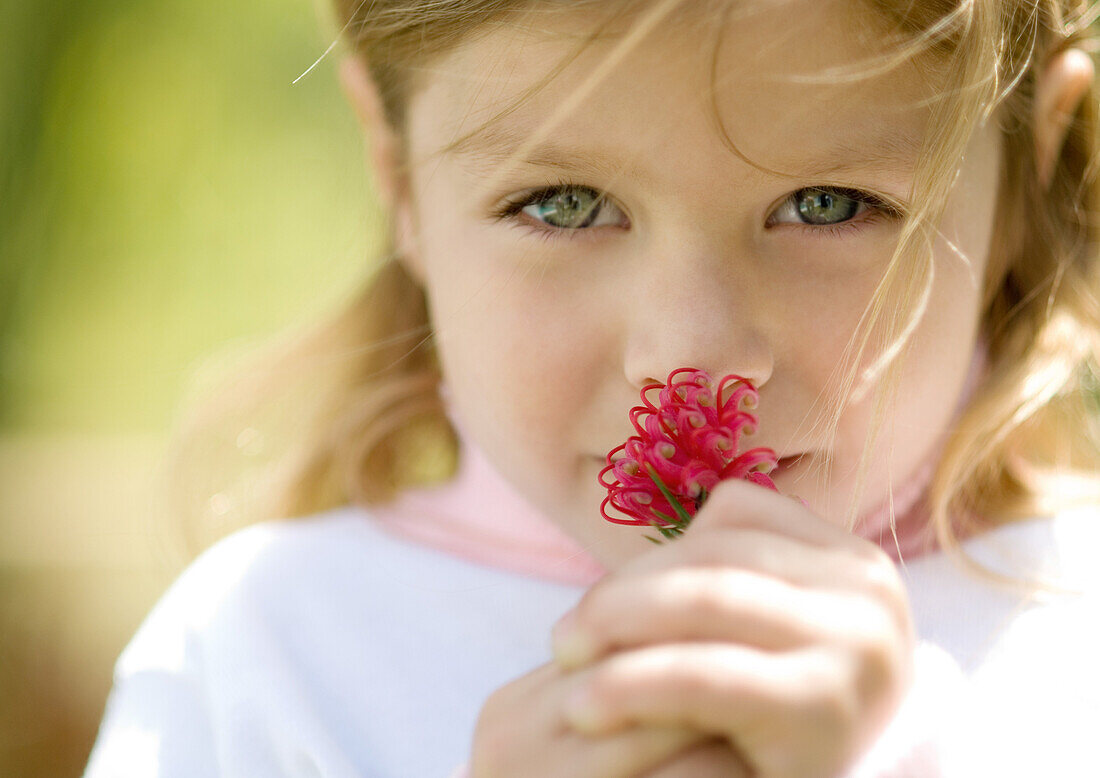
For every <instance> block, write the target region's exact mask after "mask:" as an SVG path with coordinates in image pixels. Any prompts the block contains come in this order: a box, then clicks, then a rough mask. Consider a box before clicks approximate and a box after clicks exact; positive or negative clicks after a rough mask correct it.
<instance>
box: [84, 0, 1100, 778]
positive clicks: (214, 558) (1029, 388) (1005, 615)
mask: <svg viewBox="0 0 1100 778" xmlns="http://www.w3.org/2000/svg"><path fill="white" fill-rule="evenodd" d="M337 5H338V10H339V13H340V15H341V18H342V20H343V22H344V26H343V30H344V33H345V34H346V38H347V40H348V42H349V43H350V45H351V48H352V49H353V52H352V55H351V56H350V57H349V58H348V59H347V60H346V61H345V62H344V65H343V67H342V69H341V72H342V77H343V80H344V84H345V87H346V89H347V91H348V93H349V95H350V97H351V99H352V102H353V104H354V106H355V108H356V109H357V111H358V112H359V114H360V116H361V118H362V119H363V121H364V124H365V126H366V129H367V132H368V136H369V139H370V141H371V148H372V154H373V161H374V169H375V172H376V174H377V180H378V184H379V191H380V193H381V195H382V199H383V200H384V202H385V204H386V206H387V208H388V212H389V214H390V215H391V217H392V221H391V224H392V236H391V237H392V249H393V250H392V251H391V252H390V253H389V254H388V255H387V257H386V260H385V262H384V263H383V264H382V265H381V267H380V269H379V270H378V271H377V272H376V273H375V274H374V275H373V276H372V277H371V280H370V283H369V284H368V285H367V287H366V289H365V290H364V292H363V294H362V295H361V296H360V297H359V298H357V299H356V300H355V301H354V302H353V304H352V305H351V306H350V307H349V308H348V309H347V310H345V311H343V312H341V313H340V314H339V316H338V317H336V318H334V319H333V320H332V322H331V323H329V324H326V325H325V326H323V327H321V328H318V329H317V330H316V331H315V332H313V333H312V334H311V335H310V336H309V337H307V338H306V339H304V340H302V341H300V342H298V343H297V344H296V345H295V347H294V348H293V349H292V350H291V352H290V353H289V355H287V354H284V355H281V357H280V359H281V361H280V362H279V363H278V364H279V365H280V366H281V367H280V368H279V369H273V370H270V371H267V372H263V373H258V372H257V373H254V374H253V376H254V375H260V376H261V379H260V380H259V383H260V384H263V383H264V382H268V383H271V382H273V378H272V377H273V376H283V377H284V378H288V377H293V378H295V379H297V380H298V381H300V382H301V383H300V384H299V386H301V387H304V388H305V389H306V390H307V391H305V392H303V393H302V394H300V395H295V394H292V393H290V392H289V391H288V392H287V396H288V397H293V398H294V399H293V402H294V405H293V406H292V407H291V408H290V409H289V411H288V413H287V415H288V416H292V417H293V419H294V422H295V425H296V426H295V427H294V430H293V434H294V435H295V436H296V437H295V438H294V440H293V443H294V447H293V448H290V449H288V451H287V452H286V453H285V454H284V455H282V456H280V457H278V458H275V459H273V460H272V462H273V466H272V469H271V470H270V471H269V473H268V478H267V480H263V479H253V480H252V481H251V483H253V484H259V486H258V487H253V490H254V491H256V492H263V493H264V495H265V496H268V495H269V496H271V497H272V498H273V500H274V502H273V503H272V505H271V507H268V508H265V514H264V515H265V516H266V518H268V519H270V520H268V521H263V522H261V523H258V524H256V525H255V526H252V527H249V528H246V529H242V530H240V531H237V532H234V533H232V534H231V535H230V536H229V537H227V538H225V539H223V540H222V541H221V542H219V543H217V544H216V545H214V546H213V547H212V548H210V549H209V550H207V551H206V552H205V553H203V554H202V555H201V557H200V558H199V559H197V560H196V561H195V562H194V563H193V564H192V565H191V566H190V567H189V568H188V570H187V571H186V572H185V573H184V574H183V575H182V577H181V578H180V579H179V580H178V581H177V582H176V583H175V585H174V586H173V587H172V588H171V589H170V590H169V592H168V593H167V594H166V595H165V596H164V597H163V599H162V600H161V602H160V603H159V604H158V605H157V606H156V608H155V609H154V610H153V612H152V613H151V614H150V615H149V617H148V618H147V620H146V621H145V623H144V624H143V626H142V627H141V629H140V630H139V632H138V633H137V635H136V636H135V637H134V639H133V641H132V642H131V644H130V645H129V646H128V647H127V649H126V651H125V652H124V653H123V654H122V656H121V658H120V659H119V662H118V665H117V667H116V677H115V688H114V690H113V692H112V694H111V697H110V699H109V701H108V705H107V710H106V715H105V718H104V721H103V724H102V728H101V730H100V735H99V739H98V741H97V743H96V747H95V750H94V752H93V753H92V756H91V761H90V763H89V766H88V771H87V776H88V778H101V777H103V776H119V775H135V776H137V775H141V776H148V775H160V776H170V775H179V776H197V775H248V776H274V775H295V776H304V775H320V776H393V777H398V776H400V777H401V778H406V777H408V776H447V775H450V774H452V773H455V772H463V771H465V772H467V773H468V774H469V775H472V776H474V777H475V778H492V777H496V776H509V777H512V776H522V777H527V776H530V777H531V778H538V777H539V776H563V777H568V778H574V777H577V778H585V777H587V776H594V777H600V778H604V777H610V776H614V777H621V778H628V777H630V778H633V777H634V776H644V777H645V778H671V777H674V776H761V777H762V778H795V777H796V776H797V777H799V778H805V777H813V776H821V777H824V776H841V775H852V776H884V775H907V776H921V777H922V778H935V777H936V776H944V775H950V776H978V775H996V776H1005V775H1028V776H1034V775H1058V776H1086V775H1088V776H1095V775H1100V754H1098V753H1097V751H1096V749H1095V748H1094V747H1093V745H1092V740H1093V739H1094V737H1095V732H1096V726H1097V724H1098V723H1100V675H1098V674H1097V671H1096V663H1095V661H1094V659H1093V655H1094V653H1095V651H1094V646H1095V643H1094V639H1095V634H1096V627H1097V625H1098V622H1100V617H1098V614H1100V599H1098V597H1097V594H1098V592H1100V580H1098V579H1100V576H1097V574H1096V573H1095V572H1094V569H1095V565H1094V563H1093V562H1092V558H1093V557H1092V555H1093V554H1095V553H1096V552H1097V551H1100V535H1098V530H1097V528H1098V527H1100V523H1098V520H1100V517H1098V516H1097V515H1096V512H1097V508H1096V505H1097V503H1096V502H1095V499H1094V498H1095V490H1091V491H1090V489H1091V487H1092V486H1094V479H1095V477H1096V473H1097V471H1098V465H1100V449H1098V446H1097V438H1096V435H1095V433H1096V426H1095V423H1096V414H1095V412H1094V409H1093V408H1092V406H1091V403H1094V402H1095V399H1096V385H1095V380H1094V377H1093V371H1094V370H1095V368H1096V364H1097V355H1098V353H1100V347H1098V343H1100V307H1098V306H1100V303H1098V301H1097V293H1098V291H1100V279H1098V276H1097V273H1098V268H1100V264H1098V262H1097V238H1098V234H1097V227H1098V223H1100V222H1098V218H1100V217H1098V215H1097V207H1098V206H1100V202H1098V200H1097V194H1098V191H1097V184H1096V180H1095V163H1096V161H1097V157H1096V142H1097V138H1096V130H1097V122H1096V107H1097V106H1096V95H1095V93H1094V91H1093V66H1092V61H1091V59H1090V56H1089V54H1088V53H1086V52H1088V51H1091V50H1092V47H1093V44H1094V40H1093V38H1092V37H1091V36H1092V33H1091V31H1090V29H1089V23H1090V21H1091V20H1092V18H1093V17H1094V16H1095V14H1094V12H1093V9H1091V8H1089V7H1087V6H1085V5H1084V4H1081V3H1078V2H1075V1H1074V0H1011V1H1010V0H1000V1H999V2H993V0H970V1H969V2H958V3H956V2H934V3H933V2H924V3H909V2H898V3H894V2H888V1H887V0H876V1H875V2H869V3H856V2H848V1H846V0H829V1H826V2H809V1H808V0H786V1H780V0H775V1H772V0H762V2H755V3H751V2H734V1H733V0H711V1H710V2H706V3H703V2H693V1H685V0H645V1H643V0H600V1H599V2H596V1H595V0H593V1H589V0H573V2H569V3H560V2H551V1H549V0H537V1H535V0H531V1H529V2H513V1H510V0H450V1H449V2H419V1H415V0H404V1H403V2H402V1H400V0H390V1H388V2H370V3H366V2H359V1H358V0H341V1H340V2H338V4H337ZM685 366H688V367H695V368H699V369H704V370H707V371H708V372H709V373H710V374H711V375H714V376H724V375H727V374H736V375H739V376H742V377H744V378H746V379H748V380H749V381H751V382H752V383H753V384H754V385H755V386H756V387H757V389H758V390H759V406H758V407H757V409H756V410H755V413H756V415H757V416H758V419H759V424H758V429H757V431H756V434H755V437H754V438H753V445H760V446H768V447H771V448H773V449H774V450H775V451H776V453H777V455H778V456H779V457H780V461H779V467H778V469H777V470H776V471H774V472H773V473H772V474H771V475H772V477H773V479H774V481H775V484H776V486H777V488H778V492H773V491H770V490H768V489H764V488H761V487H759V486H757V485H754V484H751V483H747V482H745V481H738V480H735V481H725V482H723V483H722V484H720V485H719V486H718V487H717V488H716V489H715V490H713V492H712V493H711V495H710V497H709V500H708V501H707V502H706V503H705V505H704V506H703V507H702V508H701V509H700V511H699V513H698V515H697V516H696V518H695V519H694V521H693V523H692V525H691V526H690V527H689V528H688V530H687V531H686V533H684V535H683V536H682V537H680V538H677V539H675V540H672V541H668V542H665V543H662V544H660V545H657V546H654V545H653V544H650V543H648V542H646V541H645V540H644V539H643V537H642V536H643V535H645V534H646V532H645V529H644V528H630V527H623V526H619V525H615V524H611V523H609V522H607V521H605V520H604V519H603V518H602V517H601V515H600V504H601V501H602V498H603V496H604V494H605V493H606V492H605V489H604V487H603V486H601V484H600V483H599V482H598V480H597V475H598V473H599V471H600V470H601V469H602V467H603V466H604V464H605V457H606V455H607V453H608V452H609V451H610V450H611V449H612V448H614V447H615V446H616V445H617V444H619V443H621V442H623V440H624V439H625V438H626V437H627V435H628V434H630V432H631V427H630V422H629V418H628V411H629V409H630V408H631V407H632V406H634V405H637V404H638V396H639V392H640V390H641V389H642V388H643V387H644V386H646V385H647V384H650V383H653V382H659V381H663V380H664V379H665V377H666V376H667V375H669V374H670V373H671V372H672V371H674V370H676V369H677V368H680V367H685ZM280 370H281V372H280ZM240 387H241V384H235V385H234V389H235V390H237V391H239V390H240ZM279 388H280V390H282V389H283V388H285V387H284V386H283V385H280V387H279ZM257 430H259V431H260V432H263V431H264V427H263V425H262V424H261V423H258V422H257V423H254V424H253V426H251V427H249V428H248V429H247V430H246V431H245V433H242V435H240V436H236V437H237V441H238V443H240V445H241V446H242V447H243V448H244V449H248V448H249V447H250V445H251V442H250V441H254V440H255V439H256V435H257ZM246 438H247V440H246ZM242 441H243V442H242ZM194 453H195V455H196V456H195V458H196V459H199V458H205V459H211V458H213V457H214V454H215V452H214V451H213V450H212V449H210V448H207V447H203V448H200V449H199V450H198V451H197V452H194ZM246 453H247V451H246ZM440 454H442V455H443V458H442V459H440V456H439V455H440ZM448 457H450V459H448ZM449 461H450V462H452V464H450V465H448V462H449ZM425 463H427V464H425ZM433 468H434V470H433ZM440 470H442V471H444V472H447V471H448V470H449V471H451V472H450V475H451V477H450V478H449V479H448V480H447V481H446V482H445V483H443V484H431V483H429V481H430V479H431V477H432V472H438V471H440ZM1074 476H1076V478H1074ZM1071 486H1072V487H1074V489H1075V490H1076V491H1072V492H1071V491H1070V487H1071ZM1078 487H1083V488H1084V491H1082V490H1081V489H1078ZM218 497H219V498H220V501H217V502H214V503H212V504H214V505H215V506H221V507H220V508H219V510H220V512H221V513H223V514H224V513H225V512H226V507H227V506H230V507H231V506H232V505H233V499H234V498H233V497H231V496H227V495H226V494H219V495H218ZM1068 497H1080V498H1081V499H1078V500H1076V509H1071V507H1069V502H1070V501H1068V500H1066V499H1061V500H1058V499H1056V498H1068ZM796 498H797V499H796ZM293 516H297V517H308V518H301V519H299V520H296V521H275V520H274V519H277V518H281V517H293Z"/></svg>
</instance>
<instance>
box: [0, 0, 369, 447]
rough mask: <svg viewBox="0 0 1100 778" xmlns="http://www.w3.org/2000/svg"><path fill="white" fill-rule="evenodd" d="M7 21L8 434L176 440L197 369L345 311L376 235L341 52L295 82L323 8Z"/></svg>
mask: <svg viewBox="0 0 1100 778" xmlns="http://www.w3.org/2000/svg"><path fill="white" fill-rule="evenodd" d="M4 6H11V7H10V8H4ZM0 8H3V11H4V12H3V18H4V19H5V23H4V25H0V27H2V28H4V32H2V33H0V36H2V37H0V51H3V52H5V53H4V54H2V55H0V132H2V135H0V138H2V139H3V140H4V141H5V147H6V151H5V153H4V154H0V160H5V161H3V162H0V174H2V175H0V203H4V208H3V209H0V211H3V215H0V426H2V427H4V428H7V429H13V428H17V429H32V430H51V429H52V430H58V429H64V430H69V431H74V430H80V431H88V432H94V431H102V430H106V429H111V430H116V431H117V430H123V431H125V430H134V431H137V430H150V429H161V428H164V427H165V426H166V425H167V423H168V420H169V419H170V417H171V414H172V413H173V410H174V407H175V405H176V402H177V397H178V396H179V392H180V389H181V387H182V384H183V382H184V380H185V379H186V377H187V375H188V373H189V372H190V370H191V369H193V367H194V366H195V364H196V360H199V359H200V358H202V357H203V356H204V355H208V354H210V353H211V352H213V351H216V350H217V349H219V348H221V347H223V346H225V345H226V344H227V343H228V342H230V341H233V340H236V339H239V338H246V337H247V338H252V337H259V336H262V335H263V334H264V333H265V332H270V331H273V330H275V329H278V328H280V327H281V326H283V325H286V324H290V323H293V322H296V321H300V320H301V319H304V318H308V317H310V316H312V315H314V314H315V313H318V312H319V311H321V310H324V309H326V308H328V307H330V306H332V305H334V304H336V303H337V302H338V301H339V300H341V299H343V298H344V297H345V296H347V295H348V294H350V293H351V291H352V288H353V287H354V286H355V285H356V284H357V282H358V280H359V278H361V276H362V275H363V273H364V272H365V265H366V263H367V261H368V259H369V258H370V257H371V256H372V253H373V251H374V250H375V248H376V247H377V245H378V241H379V239H380V235H379V227H380V225H381V219H380V215H379V214H378V213H377V209H376V208H375V205H374V199H373V195H372V192H371V190H370V179H369V176H368V174H367V172H366V169H365V167H364V162H363V153H362V141H361V139H360V136H359V131H358V127H357V126H356V124H355V121H354V118H353V114H352V112H351V110H350V108H348V107H346V105H345V104H344V101H343V98H342V96H341V94H340V90H339V86H338V82H337V78H336V75H335V65H336V63H337V62H338V56H339V50H338V49H337V50H334V51H333V52H332V53H331V54H330V55H329V57H328V58H327V59H326V60H325V61H324V62H322V63H321V65H320V66H318V67H317V68H316V69H314V70H313V71H312V72H311V73H310V74H309V75H308V76H306V77H305V78H303V79H302V80H301V81H299V82H298V83H297V84H292V82H293V81H294V80H295V78H297V77H298V76H299V75H300V74H301V73H302V72H303V71H305V70H306V69H307V68H308V67H309V66H310V65H311V64H312V63H313V62H314V60H316V59H317V58H318V57H319V56H320V55H321V53H322V52H324V51H325V49H326V48H327V47H328V45H329V43H330V42H331V40H330V38H329V36H330V35H332V34H333V32H332V30H333V27H332V25H331V23H329V22H328V21H327V20H326V19H325V18H319V17H318V16H317V14H316V13H315V9H314V7H313V6H311V5H310V4H309V3H306V2H300V1H299V2H288V1H287V0H276V1H275V2H266V3H260V2H249V1H248V0H246V1H245V2H238V3H233V4H226V3H220V2H212V0H165V2H161V3H143V2H136V1H134V0H110V1H105V0H92V1H90V2H86V3H80V4H71V3H60V2H57V0H38V2H36V3H16V2H12V1H10V0H0Z"/></svg>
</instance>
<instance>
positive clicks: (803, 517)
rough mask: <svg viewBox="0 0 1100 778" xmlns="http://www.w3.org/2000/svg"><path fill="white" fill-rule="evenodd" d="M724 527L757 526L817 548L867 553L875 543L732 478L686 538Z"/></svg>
mask: <svg viewBox="0 0 1100 778" xmlns="http://www.w3.org/2000/svg"><path fill="white" fill-rule="evenodd" d="M720 527H743V528H745V527H755V528H757V529H763V530H768V531H771V532H776V533H779V534H781V535H787V536H788V537H791V538H795V539H797V540H801V541H803V542H805V543H808V544H810V545H813V546H840V547H842V548H849V549H851V550H853V551H857V552H861V553H867V552H868V550H869V549H874V548H875V546H874V545H873V544H872V543H869V542H868V541H866V540H864V539H863V538H860V537H857V536H855V535H853V534H852V533H850V532H848V531H847V530H846V529H844V528H843V527H840V526H837V525H835V524H833V523H832V522H830V521H827V520H826V519H823V518H822V517H820V516H818V515H817V514H816V513H814V512H813V511H812V510H810V509H809V508H807V507H806V506H804V505H800V504H799V503H796V502H795V501H794V500H791V499H790V498H788V497H785V496H783V495H781V494H778V493H777V492H773V491H771V490H769V489H761V488H759V487H758V486H756V485H754V484H751V483H748V482H747V481H742V480H739V479H735V478H731V479H729V480H726V481H722V482H721V483H719V484H718V486H716V487H715V488H714V491H712V492H711V493H710V496H709V497H708V498H707V501H706V503H705V504H704V505H703V507H702V508H701V509H700V510H699V513H698V514H696V516H695V518H694V519H692V522H691V527H690V528H689V529H688V531H687V533H686V534H685V537H686V536H689V535H691V534H692V533H695V534H702V533H703V532H706V531H708V530H710V529H717V528H720Z"/></svg>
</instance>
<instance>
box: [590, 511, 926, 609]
mask: <svg viewBox="0 0 1100 778" xmlns="http://www.w3.org/2000/svg"><path fill="white" fill-rule="evenodd" d="M860 542H861V543H863V542H865V541H862V540H861V541H860ZM676 565H682V566H689V565H690V566H700V565H710V566H719V565H720V566H724V567H738V568H741V569H744V570H752V571H755V572H757V573H761V574H763V575H768V576H772V577H773V578H778V579H781V580H783V581H786V582H788V583H791V584H795V585H797V586H807V587H815V588H828V589H843V590H858V591H868V592H873V593H876V594H879V595H881V596H883V597H887V598H890V599H894V598H898V597H899V596H901V595H903V594H904V588H905V587H904V584H903V583H902V580H901V577H900V576H899V575H898V572H897V568H896V567H895V565H894V563H893V562H892V561H891V560H890V558H889V557H888V556H886V555H885V554H882V553H881V552H877V549H876V550H874V551H869V550H867V549H863V548H860V549H859V550H854V549H853V548H852V547H851V546H850V545H848V544H845V545H843V546H838V545H833V546H820V545H814V544H809V543H807V542H805V541H803V540H801V539H798V538H794V537H791V536H788V535H783V534H781V533H778V532H776V531H774V530H770V529H766V528H759V527H721V528H715V529H711V530H710V531H708V532H706V533H705V534H700V535H696V536H692V534H691V533H690V532H689V533H687V534H686V535H685V536H684V537H683V538H681V539H679V540H678V541H677V542H676V543H673V544H669V546H668V547H667V548H666V547H664V546H662V547H661V548H660V549H655V550H653V551H651V552H649V553H646V554H642V555H641V556H639V557H637V558H635V559H633V560H631V561H630V562H629V563H627V564H626V565H624V566H623V567H622V568H621V570H619V571H618V573H619V574H620V575H624V574H625V575H630V574H643V573H647V572H651V571H654V570H659V569H661V568H666V567H673V566H676ZM606 580H607V579H606V578H605V579H604V580H603V581H601V582H600V583H599V584H597V585H596V586H595V587H593V589H596V588H598V587H599V586H600V585H601V584H602V583H603V582H604V581H606ZM901 599H904V597H903V596H902V597H901Z"/></svg>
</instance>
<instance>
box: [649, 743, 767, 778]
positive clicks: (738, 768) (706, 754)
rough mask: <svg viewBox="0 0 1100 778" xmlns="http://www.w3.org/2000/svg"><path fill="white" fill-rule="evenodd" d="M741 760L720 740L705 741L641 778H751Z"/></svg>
mask: <svg viewBox="0 0 1100 778" xmlns="http://www.w3.org/2000/svg"><path fill="white" fill-rule="evenodd" d="M752 775H753V773H752V771H751V770H750V769H749V767H748V766H747V764H746V763H745V760H744V759H743V758H742V757H741V756H740V755H739V754H738V753H737V752H736V751H735V750H734V749H733V747H732V746H730V744H728V743H726V742H725V741H723V740H709V741H706V742H704V743H700V744H699V745H697V746H695V747H694V748H689V749H687V750H685V751H682V752H681V753H679V754H677V755H676V756H674V757H672V758H671V759H670V760H668V761H667V762H665V763H664V764H663V765H661V766H660V767H658V768H657V769H656V770H654V771H652V772H649V773H646V774H645V776H644V778H684V776H691V778H751V776H752Z"/></svg>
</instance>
